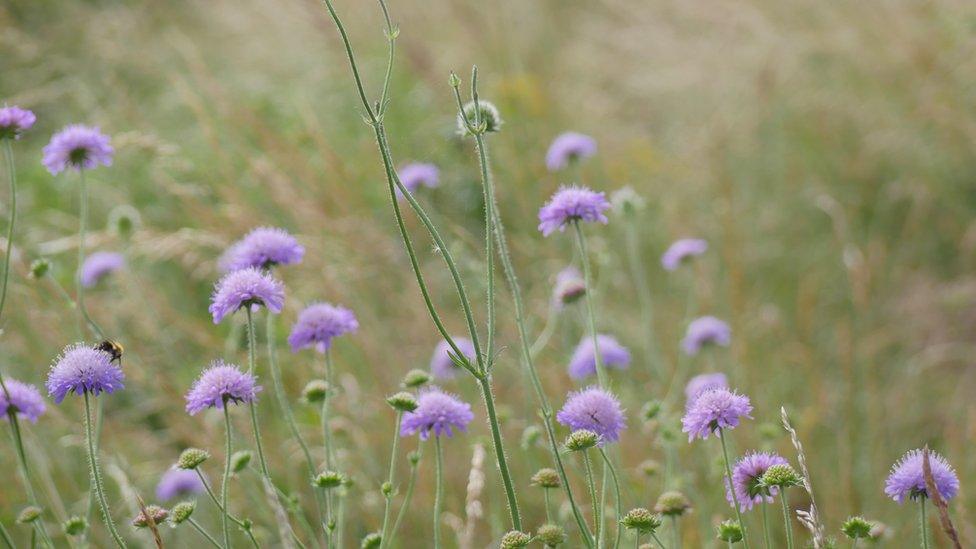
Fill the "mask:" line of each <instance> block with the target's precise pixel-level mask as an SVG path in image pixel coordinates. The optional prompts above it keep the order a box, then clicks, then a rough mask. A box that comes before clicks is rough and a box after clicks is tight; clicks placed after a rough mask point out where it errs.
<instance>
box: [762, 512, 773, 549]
mask: <svg viewBox="0 0 976 549" xmlns="http://www.w3.org/2000/svg"><path fill="white" fill-rule="evenodd" d="M768 506H769V505H768V504H767V503H766V502H763V503H761V504H760V508H761V509H760V511H761V513H762V524H763V542H764V543H765V544H766V549H770V548H771V547H772V543H771V542H770V541H769V517H768V516H767V514H766V511H767V509H766V508H767V507H768Z"/></svg>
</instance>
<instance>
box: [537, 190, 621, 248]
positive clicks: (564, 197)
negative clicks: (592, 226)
mask: <svg viewBox="0 0 976 549" xmlns="http://www.w3.org/2000/svg"><path fill="white" fill-rule="evenodd" d="M609 208H610V202H609V201H608V200H607V197H606V193H602V192H599V193H598V192H596V191H592V190H590V189H588V188H587V187H580V186H575V185H574V186H571V187H566V186H563V187H560V188H559V190H558V191H556V192H555V194H553V195H552V197H551V198H550V199H549V201H548V202H546V203H545V205H544V206H542V208H540V209H539V230H540V231H542V235H543V236H549V235H550V234H552V233H553V232H555V231H556V230H559V231H564V230H566V226H567V225H569V224H570V223H572V222H575V221H586V222H588V223H594V222H600V223H603V224H604V225H606V224H607V223H608V222H609V220H608V219H607V216H606V215H604V213H603V212H605V211H607V210H608V209H609Z"/></svg>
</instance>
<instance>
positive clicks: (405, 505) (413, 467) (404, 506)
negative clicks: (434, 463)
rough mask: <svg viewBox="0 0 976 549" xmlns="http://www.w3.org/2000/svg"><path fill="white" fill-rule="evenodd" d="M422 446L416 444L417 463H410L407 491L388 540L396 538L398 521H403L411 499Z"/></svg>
mask: <svg viewBox="0 0 976 549" xmlns="http://www.w3.org/2000/svg"><path fill="white" fill-rule="evenodd" d="M422 448H423V447H422V446H419V445H418V446H417V458H418V461H417V463H412V462H411V463H410V480H408V481H407V491H406V493H405V494H403V503H401V504H400V511H399V512H398V513H397V518H396V520H395V521H393V528H391V529H390V540H393V539H396V533H397V530H399V529H400V523H401V522H403V517H404V515H406V514H407V509H409V508H410V500H411V499H413V488H414V486H415V485H416V483H417V468H418V466H419V465H420V461H419V459H420V455H421V454H420V451H421V449H422Z"/></svg>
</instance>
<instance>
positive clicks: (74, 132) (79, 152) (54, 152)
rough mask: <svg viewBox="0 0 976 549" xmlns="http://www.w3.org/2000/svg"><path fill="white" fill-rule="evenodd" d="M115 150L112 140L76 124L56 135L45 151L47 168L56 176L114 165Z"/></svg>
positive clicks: (96, 131)
mask: <svg viewBox="0 0 976 549" xmlns="http://www.w3.org/2000/svg"><path fill="white" fill-rule="evenodd" d="M114 153H115V149H113V148H112V145H111V143H109V139H108V136H107V135H105V134H103V133H102V132H100V131H99V130H98V128H91V127H89V126H82V125H81V124H74V125H71V126H66V127H65V128H64V129H62V130H61V131H59V132H58V133H56V134H54V136H53V137H52V138H51V142H50V143H48V144H47V146H45V147H44V160H43V162H44V167H45V168H47V171H49V172H51V174H52V175H57V174H59V173H61V172H63V171H64V170H66V169H68V168H74V169H75V170H78V171H81V170H90V169H92V168H95V167H97V166H98V165H99V164H102V165H105V166H111V165H112V155H113V154H114Z"/></svg>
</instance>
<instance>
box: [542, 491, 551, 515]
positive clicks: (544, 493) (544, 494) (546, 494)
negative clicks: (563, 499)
mask: <svg viewBox="0 0 976 549" xmlns="http://www.w3.org/2000/svg"><path fill="white" fill-rule="evenodd" d="M542 497H543V498H545V501H546V522H547V523H551V522H552V501H550V499H551V498H550V497H549V489H548V488H546V489H544V490H543V491H542Z"/></svg>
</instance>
